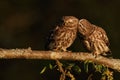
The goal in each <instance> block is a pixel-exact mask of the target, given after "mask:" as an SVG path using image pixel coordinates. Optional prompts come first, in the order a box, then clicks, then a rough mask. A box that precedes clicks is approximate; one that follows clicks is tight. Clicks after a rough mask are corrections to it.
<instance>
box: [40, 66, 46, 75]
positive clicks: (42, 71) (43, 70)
mask: <svg viewBox="0 0 120 80" xmlns="http://www.w3.org/2000/svg"><path fill="white" fill-rule="evenodd" d="M46 68H47V67H46V66H45V67H44V68H43V69H42V70H41V72H40V74H43V73H44V72H45V70H46Z"/></svg>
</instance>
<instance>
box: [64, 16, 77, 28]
mask: <svg viewBox="0 0 120 80" xmlns="http://www.w3.org/2000/svg"><path fill="white" fill-rule="evenodd" d="M63 21H64V25H65V26H66V27H77V25H78V21H79V20H78V19H77V18H76V17H74V16H64V17H63Z"/></svg>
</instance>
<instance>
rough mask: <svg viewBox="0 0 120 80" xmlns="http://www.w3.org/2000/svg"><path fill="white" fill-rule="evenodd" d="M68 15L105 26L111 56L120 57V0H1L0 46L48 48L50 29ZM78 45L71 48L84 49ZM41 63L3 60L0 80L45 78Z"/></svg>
mask: <svg viewBox="0 0 120 80" xmlns="http://www.w3.org/2000/svg"><path fill="white" fill-rule="evenodd" d="M66 15H72V16H76V17H77V18H79V19H81V18H85V19H88V20H89V21H90V22H91V23H93V24H96V25H98V26H101V27H102V28H104V29H105V30H106V32H107V35H108V37H109V40H110V44H111V45H110V48H111V51H112V56H113V57H114V58H120V54H119V53H120V50H119V49H120V43H119V41H120V36H119V34H120V30H119V29H120V27H119V26H120V20H119V19H120V1H119V0H0V47H1V48H7V49H11V48H28V47H31V48H32V49H33V50H45V48H44V46H45V43H46V38H47V35H48V34H49V31H50V30H51V29H53V28H55V24H56V23H57V20H58V19H59V18H61V17H62V16H66ZM79 44H80V42H79V40H76V42H75V43H74V44H73V47H72V49H73V50H74V51H75V50H76V51H81V48H80V47H79V46H80V45H79ZM42 63H44V61H42V60H24V59H23V60H18V59H13V60H3V59H2V60H0V80H42V78H41V76H40V69H41V66H43V64H42ZM117 75H119V74H117ZM54 76H55V75H54ZM117 79H118V78H116V80H117ZM118 80H119V79H118Z"/></svg>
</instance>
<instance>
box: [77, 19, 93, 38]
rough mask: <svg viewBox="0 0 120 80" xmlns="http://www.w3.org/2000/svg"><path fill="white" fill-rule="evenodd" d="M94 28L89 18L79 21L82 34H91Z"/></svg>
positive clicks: (79, 29)
mask: <svg viewBox="0 0 120 80" xmlns="http://www.w3.org/2000/svg"><path fill="white" fill-rule="evenodd" d="M92 30H93V26H92V24H91V23H90V22H89V21H88V20H87V19H81V20H79V22H78V31H79V32H80V33H81V34H82V35H84V36H86V35H89V34H90V33H91V31H92Z"/></svg>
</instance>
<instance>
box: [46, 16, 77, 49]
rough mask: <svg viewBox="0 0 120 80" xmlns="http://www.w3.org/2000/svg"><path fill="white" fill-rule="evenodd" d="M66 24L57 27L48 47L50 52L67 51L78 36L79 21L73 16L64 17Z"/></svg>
mask: <svg viewBox="0 0 120 80" xmlns="http://www.w3.org/2000/svg"><path fill="white" fill-rule="evenodd" d="M63 21H64V23H63V24H62V25H61V26H57V27H56V28H55V29H54V30H53V33H51V36H50V38H49V39H50V40H49V41H50V43H49V45H48V47H49V49H50V50H56V51H67V48H68V47H70V46H71V44H72V43H73V42H74V40H75V38H76V35H77V24H78V19H77V18H75V17H73V16H65V17H63Z"/></svg>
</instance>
